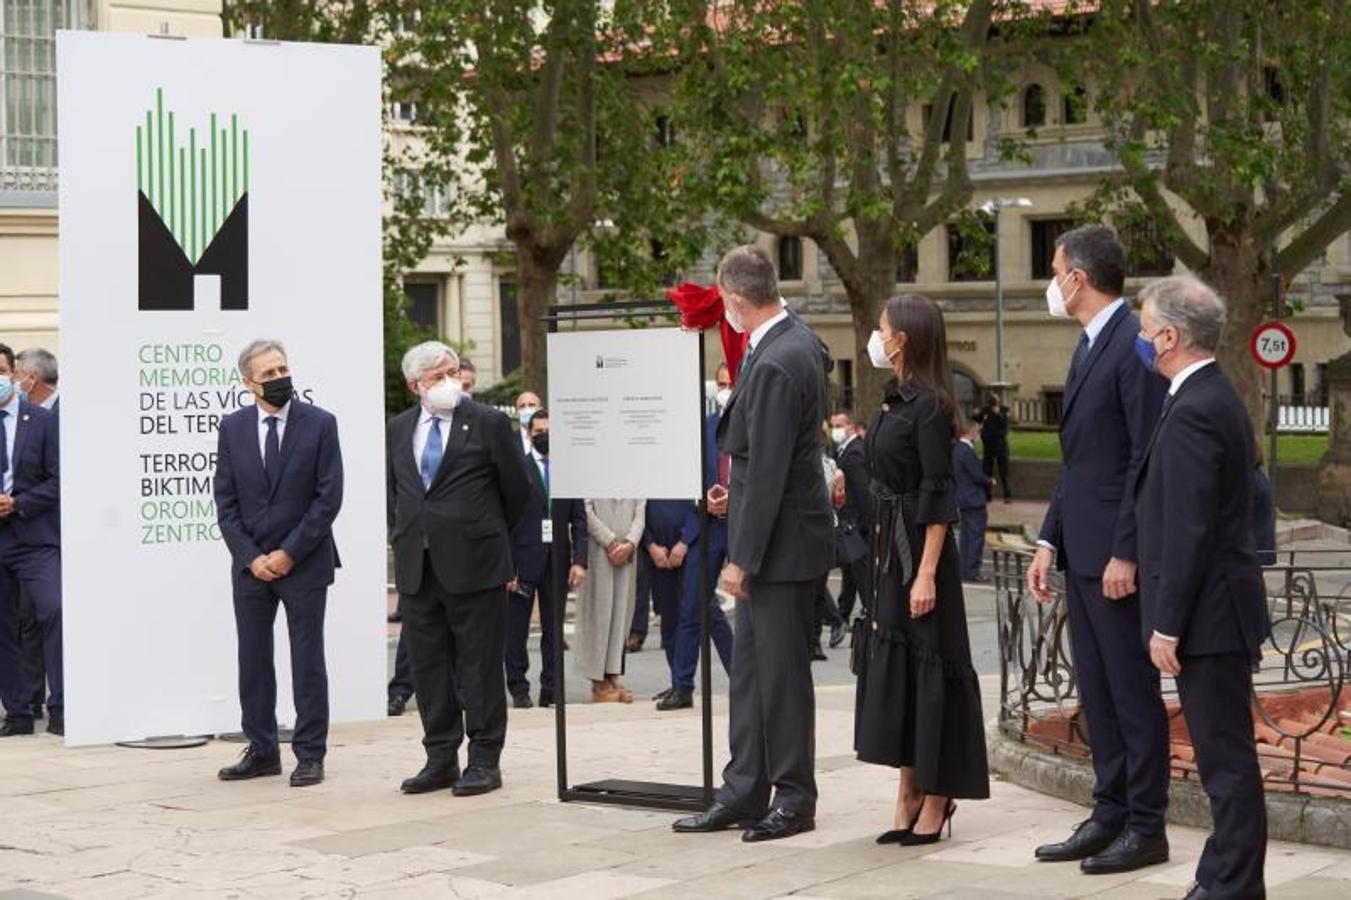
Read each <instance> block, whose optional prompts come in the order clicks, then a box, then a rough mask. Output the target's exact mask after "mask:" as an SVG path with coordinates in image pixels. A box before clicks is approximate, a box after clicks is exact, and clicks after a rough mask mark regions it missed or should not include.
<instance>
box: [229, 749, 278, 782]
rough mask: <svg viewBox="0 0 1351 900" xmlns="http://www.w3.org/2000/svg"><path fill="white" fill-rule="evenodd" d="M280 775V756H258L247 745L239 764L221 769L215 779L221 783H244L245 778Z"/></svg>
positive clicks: (256, 752) (255, 751)
mask: <svg viewBox="0 0 1351 900" xmlns="http://www.w3.org/2000/svg"><path fill="white" fill-rule="evenodd" d="M280 774H281V757H280V756H259V755H258V751H257V750H256V749H254V746H253V745H252V744H249V745H248V746H247V747H245V748H244V755H243V756H241V757H240V758H239V762H237V763H235V764H234V765H233V766H226V767H225V768H223V769H221V770H220V771H219V772H217V773H216V777H217V778H219V779H220V780H221V781H244V780H245V779H247V778H262V777H264V776H266V775H280Z"/></svg>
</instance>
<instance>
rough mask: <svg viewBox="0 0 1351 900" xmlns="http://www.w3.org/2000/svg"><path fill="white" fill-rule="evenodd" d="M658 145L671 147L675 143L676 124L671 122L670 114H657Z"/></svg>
mask: <svg viewBox="0 0 1351 900" xmlns="http://www.w3.org/2000/svg"><path fill="white" fill-rule="evenodd" d="M655 124H656V127H657V146H658V147H669V146H671V145H672V144H674V143H675V125H673V124H672V123H671V117H670V116H657V119H656V123H655Z"/></svg>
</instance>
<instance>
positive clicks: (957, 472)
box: [952, 441, 994, 509]
mask: <svg viewBox="0 0 1351 900" xmlns="http://www.w3.org/2000/svg"><path fill="white" fill-rule="evenodd" d="M952 472H953V475H954V476H956V479H957V508H958V509H984V508H985V505H986V504H987V503H989V502H990V488H991V487H992V486H993V485H994V482H993V481H991V480H990V477H989V476H988V475H986V474H985V470H984V469H983V468H982V467H981V464H980V457H978V456H976V450H975V448H974V447H972V446H971V445H969V444H967V443H966V442H965V441H957V442H956V443H954V444H953V445H952Z"/></svg>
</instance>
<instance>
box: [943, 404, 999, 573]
mask: <svg viewBox="0 0 1351 900" xmlns="http://www.w3.org/2000/svg"><path fill="white" fill-rule="evenodd" d="M964 427H965V429H966V431H965V432H964V433H963V434H962V436H961V439H960V440H959V441H957V443H955V444H953V445H952V472H953V475H954V476H955V477H956V479H957V510H958V512H959V513H960V514H961V517H962V546H961V554H960V558H961V561H962V581H966V582H972V583H977V584H978V583H980V581H981V574H980V564H981V558H982V557H983V556H984V555H985V528H986V526H987V525H988V524H989V518H990V514H989V509H988V508H987V505H988V504H989V502H990V488H991V487H992V486H993V484H994V482H992V481H991V480H990V476H988V475H986V474H985V470H984V469H983V468H981V464H980V458H979V457H977V456H976V448H975V446H974V441H975V439H976V435H977V434H979V433H980V426H979V425H977V424H976V423H974V422H967V423H966V424H965V426H964Z"/></svg>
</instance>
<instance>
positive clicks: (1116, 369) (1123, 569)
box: [1028, 226, 1168, 873]
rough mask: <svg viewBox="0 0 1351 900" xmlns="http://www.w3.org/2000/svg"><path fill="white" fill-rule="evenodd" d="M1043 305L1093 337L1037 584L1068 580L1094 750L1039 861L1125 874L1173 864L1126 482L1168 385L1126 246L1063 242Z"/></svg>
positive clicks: (1162, 731) (1099, 235)
mask: <svg viewBox="0 0 1351 900" xmlns="http://www.w3.org/2000/svg"><path fill="white" fill-rule="evenodd" d="M1051 268H1052V270H1053V272H1054V276H1053V278H1052V280H1051V283H1050V285H1048V286H1047V292H1046V294H1047V307H1048V309H1049V310H1050V311H1051V313H1052V315H1055V316H1066V315H1072V316H1073V317H1074V318H1075V319H1077V320H1078V321H1079V324H1080V325H1081V326H1083V329H1084V331H1083V334H1082V336H1081V337H1080V339H1079V345H1078V347H1077V349H1076V350H1075V352H1074V357H1073V360H1072V361H1071V363H1070V371H1069V376H1068V378H1067V379H1066V381H1065V408H1064V413H1063V418H1062V420H1061V423H1060V446H1061V451H1062V456H1063V460H1064V462H1063V464H1062V466H1061V469H1060V478H1059V480H1058V482H1057V483H1056V488H1055V492H1054V494H1053V496H1052V499H1051V505H1050V508H1049V509H1048V510H1047V512H1046V518H1045V520H1044V521H1043V523H1042V528H1041V537H1040V540H1039V541H1038V544H1039V545H1040V546H1039V547H1038V549H1037V555H1036V558H1035V559H1034V560H1033V562H1032V565H1031V566H1030V567H1029V571H1028V585H1029V587H1030V588H1031V590H1032V593H1033V594H1034V595H1035V596H1036V597H1037V599H1038V600H1040V601H1042V602H1048V601H1050V599H1051V598H1052V596H1053V592H1052V590H1051V585H1050V568H1051V566H1052V565H1053V564H1055V565H1058V566H1059V567H1060V568H1061V569H1063V570H1064V572H1065V585H1066V588H1067V592H1068V596H1067V602H1068V609H1069V625H1070V641H1071V647H1072V649H1073V654H1074V667H1075V673H1076V676H1077V678H1078V685H1079V691H1080V700H1081V703H1082V706H1083V713H1084V721H1085V723H1086V724H1087V726H1088V740H1089V744H1090V746H1091V748H1092V753H1093V770H1094V775H1095V783H1094V786H1093V801H1094V805H1093V814H1092V815H1091V816H1090V817H1089V819H1088V820H1087V821H1085V822H1083V823H1082V824H1080V825H1079V826H1078V827H1077V828H1076V829H1075V831H1074V834H1073V835H1072V836H1071V837H1069V838H1068V839H1067V840H1065V841H1063V842H1060V843H1056V844H1047V845H1044V846H1041V847H1038V848H1037V853H1036V855H1037V858H1038V859H1040V860H1044V861H1051V862H1059V861H1069V860H1080V861H1081V862H1080V868H1081V869H1082V870H1083V871H1084V872H1087V873H1106V872H1125V871H1132V870H1134V869H1138V868H1140V867H1141V866H1145V865H1152V864H1156V863H1161V862H1164V861H1166V860H1167V859H1168V840H1167V837H1166V836H1165V835H1164V812H1165V810H1166V809H1167V807H1168V715H1167V713H1166V711H1165V710H1164V706H1163V698H1162V696H1161V695H1160V693H1159V673H1158V672H1157V671H1156V670H1155V669H1154V667H1153V666H1152V665H1150V663H1149V657H1148V655H1147V654H1146V653H1145V651H1144V647H1142V646H1141V645H1140V642H1139V641H1137V640H1134V635H1135V634H1136V633H1138V631H1139V629H1140V601H1139V597H1138V596H1137V594H1136V571H1135V570H1136V560H1137V559H1138V556H1137V552H1136V526H1135V495H1134V493H1133V492H1132V491H1131V490H1130V486H1131V485H1133V484H1134V483H1135V475H1136V472H1137V471H1138V470H1139V468H1140V461H1141V460H1142V459H1143V458H1144V453H1145V445H1146V444H1147V443H1148V441H1149V435H1150V432H1151V431H1152V430H1153V428H1154V423H1155V422H1156V421H1158V417H1159V408H1160V406H1161V405H1162V402H1163V385H1162V383H1161V382H1160V381H1159V379H1158V378H1156V377H1155V376H1153V375H1152V374H1150V373H1149V372H1146V371H1145V370H1144V369H1143V368H1142V367H1141V366H1140V361H1139V360H1138V359H1137V358H1136V356H1135V336H1136V334H1137V333H1138V332H1139V330H1140V322H1139V320H1138V319H1137V318H1136V317H1135V315H1134V314H1133V313H1132V312H1131V311H1130V309H1129V308H1128V307H1127V306H1126V301H1125V300H1123V299H1121V291H1122V287H1123V284H1124V282H1125V275H1126V252H1125V250H1124V249H1123V248H1122V246H1121V243H1120V242H1119V241H1118V240H1117V239H1116V235H1114V234H1113V233H1112V231H1111V230H1110V229H1108V228H1104V227H1102V226H1084V227H1082V228H1076V229H1074V230H1073V231H1069V232H1066V233H1065V234H1063V235H1061V236H1060V239H1059V240H1058V241H1057V242H1056V250H1055V258H1054V259H1053V260H1052V263H1051Z"/></svg>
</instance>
